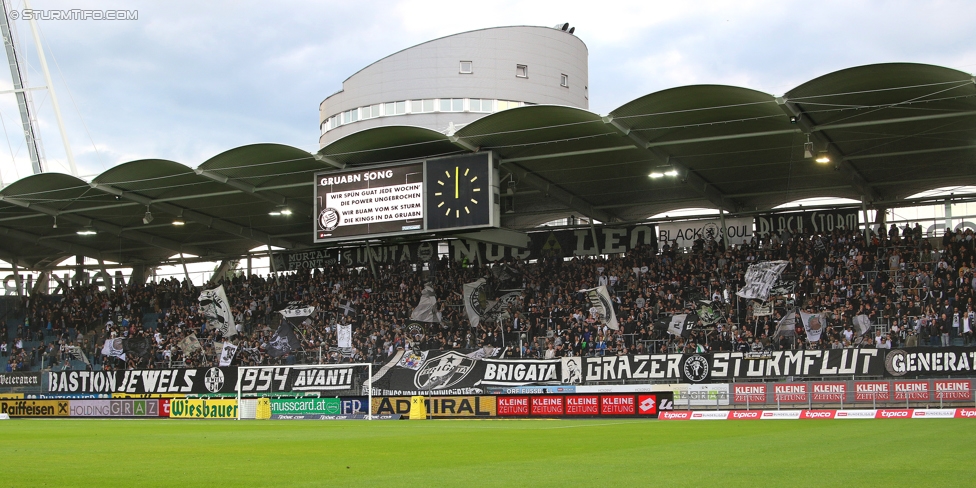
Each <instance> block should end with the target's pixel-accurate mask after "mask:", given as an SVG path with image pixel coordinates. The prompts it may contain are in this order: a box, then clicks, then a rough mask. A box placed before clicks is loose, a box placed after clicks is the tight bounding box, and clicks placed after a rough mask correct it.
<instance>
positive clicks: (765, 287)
mask: <svg viewBox="0 0 976 488" xmlns="http://www.w3.org/2000/svg"><path fill="white" fill-rule="evenodd" d="M787 264H788V263H787V262H786V261H763V262H761V263H756V264H751V265H749V269H748V270H747V271H746V277H745V279H746V285H745V286H743V287H742V288H741V289H739V291H737V292H735V294H736V295H739V296H740V297H742V298H749V299H756V298H758V299H760V300H763V301H765V300H766V299H768V298H769V290H770V289H771V288H772V287H773V285H774V284H775V283H776V280H777V279H779V276H780V275H781V274H783V270H784V269H786V265H787Z"/></svg>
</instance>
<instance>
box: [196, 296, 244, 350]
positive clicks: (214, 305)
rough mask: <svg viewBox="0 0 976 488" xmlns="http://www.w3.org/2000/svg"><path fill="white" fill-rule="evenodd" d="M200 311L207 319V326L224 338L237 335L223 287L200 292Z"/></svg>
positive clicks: (232, 314)
mask: <svg viewBox="0 0 976 488" xmlns="http://www.w3.org/2000/svg"><path fill="white" fill-rule="evenodd" d="M200 311H201V312H202V313H203V316H204V317H205V318H206V319H207V325H209V326H210V327H213V328H215V329H217V330H219V331H220V333H221V334H222V335H223V336H224V337H231V336H233V335H234V334H237V326H235V325H234V313H233V311H232V310H231V307H230V302H228V301H227V293H225V292H224V285H220V286H218V287H217V288H214V289H213V290H203V291H202V292H200Z"/></svg>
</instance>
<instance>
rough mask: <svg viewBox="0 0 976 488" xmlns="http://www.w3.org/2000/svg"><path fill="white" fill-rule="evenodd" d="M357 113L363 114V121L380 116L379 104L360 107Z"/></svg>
mask: <svg viewBox="0 0 976 488" xmlns="http://www.w3.org/2000/svg"><path fill="white" fill-rule="evenodd" d="M359 111H360V112H361V113H362V114H363V117H362V118H363V120H366V119H372V118H373V117H379V116H380V106H379V104H376V105H370V106H367V107H361V108H360V109H359Z"/></svg>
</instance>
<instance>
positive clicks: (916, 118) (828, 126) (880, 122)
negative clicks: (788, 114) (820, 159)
mask: <svg viewBox="0 0 976 488" xmlns="http://www.w3.org/2000/svg"><path fill="white" fill-rule="evenodd" d="M779 100H780V99H777V102H778V101H779ZM786 103H787V104H790V105H794V107H793V108H796V107H795V104H793V102H790V101H786ZM780 106H782V104H780ZM972 116H976V110H966V111H962V112H947V113H942V114H933V115H916V116H914V117H896V118H893V119H880V120H865V121H861V122H846V123H843V124H825V125H812V124H810V122H809V121H807V124H808V125H809V126H810V130H812V131H823V130H831V129H851V128H854V127H870V126H872V125H887V124H900V123H903V122H921V121H925V120H939V119H949V118H952V117H972ZM802 121H803V119H801V120H800V122H802Z"/></svg>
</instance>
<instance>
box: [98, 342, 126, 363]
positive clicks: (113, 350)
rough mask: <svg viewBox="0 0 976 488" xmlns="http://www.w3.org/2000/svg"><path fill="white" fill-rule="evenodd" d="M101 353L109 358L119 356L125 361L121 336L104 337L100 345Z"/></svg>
mask: <svg viewBox="0 0 976 488" xmlns="http://www.w3.org/2000/svg"><path fill="white" fill-rule="evenodd" d="M102 355H103V356H108V357H111V358H119V359H121V360H123V361H125V350H123V349H122V338H121V337H116V338H115V339H105V344H104V345H102Z"/></svg>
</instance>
